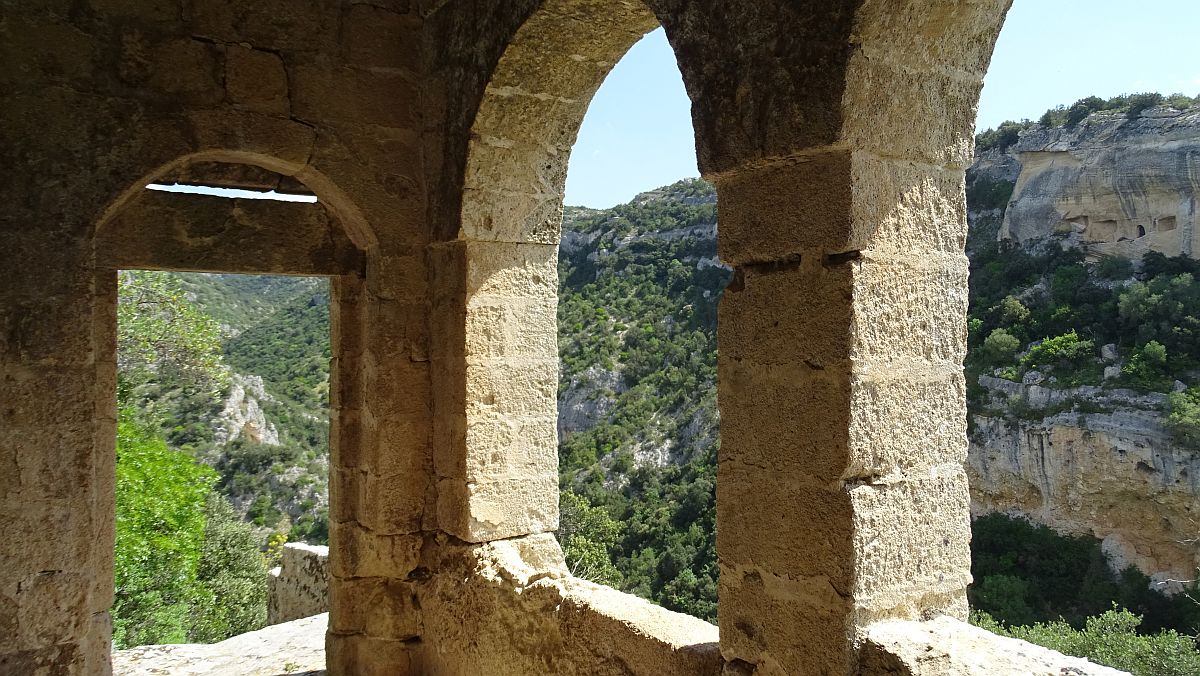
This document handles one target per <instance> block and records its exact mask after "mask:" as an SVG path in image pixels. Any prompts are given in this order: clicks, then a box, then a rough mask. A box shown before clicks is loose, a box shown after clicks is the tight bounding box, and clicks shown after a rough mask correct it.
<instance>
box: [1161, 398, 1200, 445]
mask: <svg viewBox="0 0 1200 676" xmlns="http://www.w3.org/2000/svg"><path fill="white" fill-rule="evenodd" d="M1167 429H1169V430H1170V431H1171V437H1172V438H1173V439H1174V440H1175V442H1176V443H1178V444H1180V445H1181V446H1186V447H1188V448H1193V449H1200V387H1190V388H1188V389H1187V390H1186V391H1184V392H1172V393H1171V394H1169V395H1167Z"/></svg>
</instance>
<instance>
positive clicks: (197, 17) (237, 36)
mask: <svg viewBox="0 0 1200 676" xmlns="http://www.w3.org/2000/svg"><path fill="white" fill-rule="evenodd" d="M177 11H178V10H177ZM183 13H184V17H185V19H187V20H188V21H190V22H191V24H192V31H193V32H194V33H195V34H196V35H201V36H204V37H209V38H214V39H216V40H218V41H220V42H227V43H247V44H250V45H253V46H254V47H256V48H259V49H267V50H271V51H299V52H304V51H310V52H316V51H323V50H329V51H332V49H333V47H334V45H335V44H336V35H337V27H338V23H339V22H338V16H337V14H336V11H335V10H334V8H333V7H331V6H329V5H328V4H327V3H325V2H322V1H321V0H259V1H257V2H250V3H247V2H236V1H229V0H224V1H221V2H200V1H199V0H190V1H189V2H187V3H185V5H184V9H183Z"/></svg>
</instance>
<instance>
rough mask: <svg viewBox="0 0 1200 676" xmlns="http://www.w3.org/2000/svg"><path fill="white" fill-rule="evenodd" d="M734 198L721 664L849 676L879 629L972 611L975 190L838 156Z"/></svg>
mask: <svg viewBox="0 0 1200 676" xmlns="http://www.w3.org/2000/svg"><path fill="white" fill-rule="evenodd" d="M718 185H719V187H720V190H721V231H720V247H721V249H720V251H721V257H722V259H723V260H725V261H726V262H728V263H729V264H731V265H733V266H734V268H735V272H734V279H733V281H732V283H731V284H730V287H729V289H728V290H727V291H726V294H725V296H724V299H723V300H722V304H721V310H720V324H719V326H720V331H719V350H720V358H719V398H720V408H721V436H722V444H721V455H720V459H719V471H718V480H717V515H718V523H719V527H718V533H717V537H718V540H717V550H718V554H719V557H720V563H721V588H720V595H721V606H720V625H721V640H722V646H723V650H724V652H725V656H726V659H728V660H731V661H732V660H742V661H744V662H747V663H750V664H753V665H758V667H759V668H761V669H763V670H764V671H763V673H775V672H774V671H772V670H771V669H772V668H775V669H782V672H781V673H814V674H815V673H846V672H847V671H848V670H849V669H850V668H851V665H852V663H853V659H854V643H855V641H856V632H857V631H858V629H859V628H861V627H863V626H865V625H866V624H867V623H869V622H871V621H873V620H874V619H878V618H882V617H891V616H901V617H920V616H924V615H928V614H930V613H940V612H948V613H951V614H954V615H964V614H965V612H966V599H965V594H964V589H965V586H966V584H967V583H968V582H969V574H968V569H969V550H968V547H969V528H968V513H967V507H968V505H967V499H968V496H967V484H966V475H965V474H964V472H963V469H962V463H963V462H964V460H965V455H966V434H965V432H966V430H965V420H966V414H965V408H964V397H965V388H964V382H963V376H962V368H961V363H962V357H963V353H964V350H965V337H966V336H965V328H964V321H965V314H966V275H967V266H966V259H965V257H964V256H963V255H962V254H961V252H960V248H961V242H962V239H961V237H962V231H963V227H964V226H963V223H964V222H965V221H964V217H963V213H962V207H961V195H962V178H961V172H958V171H953V170H947V171H939V170H930V169H927V168H917V167H913V166H911V165H910V164H909V163H905V162H896V161H891V160H881V159H878V158H876V157H873V156H871V155H869V154H866V153H855V152H849V151H845V150H841V149H837V150H831V151H829V152H828V153H821V154H813V155H811V156H808V157H805V158H801V159H798V160H796V161H794V162H788V163H783V164H780V165H777V166H770V167H766V168H758V169H755V170H753V171H750V172H743V173H739V174H735V175H733V176H730V177H729V178H726V179H723V180H722V181H720V183H719V184H718ZM889 207H890V208H889ZM872 231H873V232H872Z"/></svg>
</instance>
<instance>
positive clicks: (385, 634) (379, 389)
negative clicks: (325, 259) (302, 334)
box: [326, 252, 432, 674]
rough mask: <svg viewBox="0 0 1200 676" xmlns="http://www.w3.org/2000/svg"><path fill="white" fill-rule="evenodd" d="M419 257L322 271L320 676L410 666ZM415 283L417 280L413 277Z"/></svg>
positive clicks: (414, 622)
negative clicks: (324, 539)
mask: <svg viewBox="0 0 1200 676" xmlns="http://www.w3.org/2000/svg"><path fill="white" fill-rule="evenodd" d="M423 277H424V266H423V265H422V264H421V259H420V258H419V257H413V256H388V255H383V254H380V253H379V252H372V253H371V254H370V255H369V256H368V268H367V279H366V282H365V283H364V282H363V280H360V279H358V278H356V277H352V276H343V277H335V278H334V279H333V285H332V293H331V299H332V300H333V303H332V306H331V308H330V318H331V333H332V344H333V348H334V349H333V355H334V358H333V362H332V364H331V369H330V372H331V374H332V382H331V383H330V392H331V402H330V403H331V420H330V450H331V454H332V455H331V458H330V475H329V478H330V481H329V492H330V506H331V508H330V515H329V517H330V548H329V554H330V573H331V579H330V585H329V604H330V605H329V611H330V613H329V632H328V635H327V638H326V648H327V658H326V661H327V664H328V669H329V672H330V673H331V674H376V673H379V674H383V673H387V674H407V673H414V674H415V673H420V669H419V666H418V665H417V662H416V659H415V657H414V655H415V647H416V645H417V643H418V642H419V637H420V635H421V621H420V612H419V607H418V605H417V603H416V601H415V590H414V588H413V586H414V583H413V582H412V581H410V575H411V574H413V572H414V570H415V569H416V568H417V567H418V562H419V557H420V552H421V544H422V542H423V535H422V529H423V528H424V521H425V520H426V518H427V517H426V511H427V503H430V502H432V497H431V495H429V489H430V485H429V476H430V467H429V465H430V462H431V461H430V453H429V394H428V392H429V363H428V361H427V360H426V359H425V358H424V347H423V345H424V321H423V314H422V307H421V304H420V302H418V301H413V299H412V293H413V291H414V289H412V288H409V287H411V285H412V284H414V283H416V284H419V285H421V286H423V281H424V280H423ZM417 280H420V281H417Z"/></svg>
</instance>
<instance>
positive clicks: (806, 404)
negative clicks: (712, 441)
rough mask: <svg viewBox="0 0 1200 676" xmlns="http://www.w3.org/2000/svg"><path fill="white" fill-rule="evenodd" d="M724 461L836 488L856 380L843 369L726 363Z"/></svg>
mask: <svg viewBox="0 0 1200 676" xmlns="http://www.w3.org/2000/svg"><path fill="white" fill-rule="evenodd" d="M717 372H718V384H717V398H718V401H719V402H720V406H721V457H722V459H723V460H728V461H730V462H734V463H742V464H745V465H747V466H754V467H761V468H763V470H764V471H769V472H779V473H788V474H791V473H800V474H803V475H806V476H813V477H819V478H821V479H822V480H825V481H836V480H838V478H840V477H842V476H843V475H844V474H845V472H846V469H847V466H848V465H849V463H850V446H849V444H850V432H849V430H850V421H851V419H852V418H851V416H852V415H855V414H856V412H855V411H853V410H852V409H851V405H852V403H853V402H852V399H851V391H852V378H851V376H850V374H849V373H847V372H844V371H841V370H838V369H823V370H816V369H811V368H808V367H806V366H774V365H772V366H761V365H758V364H756V363H753V362H748V361H747V362H739V361H735V360H733V359H721V360H720V361H719V363H718V371H717Z"/></svg>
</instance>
